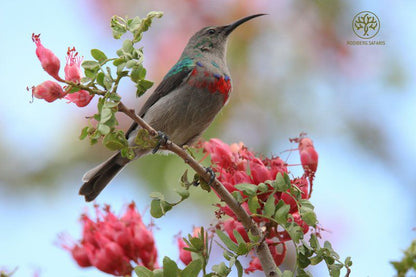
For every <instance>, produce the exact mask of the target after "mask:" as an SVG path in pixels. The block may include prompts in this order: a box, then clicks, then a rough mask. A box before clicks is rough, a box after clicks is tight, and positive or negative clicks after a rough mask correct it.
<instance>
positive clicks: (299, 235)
mask: <svg viewBox="0 0 416 277" xmlns="http://www.w3.org/2000/svg"><path fill="white" fill-rule="evenodd" d="M286 230H287V232H288V233H289V235H290V238H291V239H292V240H293V241H294V242H295V243H299V241H300V240H301V239H303V229H302V228H301V227H300V226H299V225H297V224H296V223H294V222H292V223H290V224H289V225H288V226H287V227H286Z"/></svg>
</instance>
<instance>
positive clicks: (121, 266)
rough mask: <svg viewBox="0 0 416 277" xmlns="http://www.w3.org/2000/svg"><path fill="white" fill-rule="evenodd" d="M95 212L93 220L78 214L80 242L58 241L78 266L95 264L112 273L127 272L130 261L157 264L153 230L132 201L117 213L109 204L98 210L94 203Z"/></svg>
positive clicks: (128, 272)
mask: <svg viewBox="0 0 416 277" xmlns="http://www.w3.org/2000/svg"><path fill="white" fill-rule="evenodd" d="M96 214H97V218H96V220H95V221H94V220H92V219H91V218H90V217H89V216H88V215H86V214H84V215H83V216H82V218H81V222H82V224H83V232H82V240H81V241H80V242H78V243H72V245H70V243H67V242H63V243H62V247H63V248H64V249H67V250H68V251H70V252H71V254H72V257H73V258H74V259H75V261H76V262H77V263H78V265H79V266H81V267H89V266H95V267H96V268H98V269H99V270H101V271H103V272H106V273H109V274H112V275H115V276H130V275H131V272H132V270H133V266H132V264H131V262H134V263H136V264H138V265H142V266H145V267H147V268H149V269H151V270H153V269H154V268H157V267H158V265H157V261H156V259H157V250H156V247H155V241H154V238H153V234H152V232H151V231H150V230H149V229H147V228H146V226H145V225H144V223H143V221H142V218H141V216H140V214H139V213H138V212H137V211H136V208H135V204H134V203H131V204H130V205H129V206H128V208H127V210H126V212H125V213H124V215H122V216H121V217H117V216H116V215H115V214H113V213H112V212H111V211H110V207H109V206H106V207H105V208H104V209H103V210H102V211H101V210H100V209H99V208H98V207H97V206H96Z"/></svg>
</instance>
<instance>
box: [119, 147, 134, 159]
mask: <svg viewBox="0 0 416 277" xmlns="http://www.w3.org/2000/svg"><path fill="white" fill-rule="evenodd" d="M120 153H121V156H122V157H124V158H127V159H129V160H133V159H134V157H136V154H135V153H134V150H133V149H132V148H131V147H126V148H123V149H121V150H120Z"/></svg>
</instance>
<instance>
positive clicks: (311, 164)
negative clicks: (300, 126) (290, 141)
mask: <svg viewBox="0 0 416 277" xmlns="http://www.w3.org/2000/svg"><path fill="white" fill-rule="evenodd" d="M299 154H300V161H301V163H302V167H303V169H304V170H305V173H307V174H308V175H309V174H310V173H315V172H316V169H317V167H318V153H317V152H316V151H315V148H314V147H313V142H312V140H311V139H310V138H302V139H301V140H300V142H299Z"/></svg>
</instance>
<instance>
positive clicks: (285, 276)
mask: <svg viewBox="0 0 416 277" xmlns="http://www.w3.org/2000/svg"><path fill="white" fill-rule="evenodd" d="M282 277H293V272H292V271H289V270H285V271H283V274H282Z"/></svg>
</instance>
